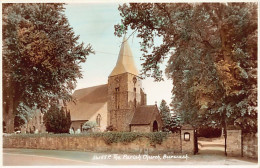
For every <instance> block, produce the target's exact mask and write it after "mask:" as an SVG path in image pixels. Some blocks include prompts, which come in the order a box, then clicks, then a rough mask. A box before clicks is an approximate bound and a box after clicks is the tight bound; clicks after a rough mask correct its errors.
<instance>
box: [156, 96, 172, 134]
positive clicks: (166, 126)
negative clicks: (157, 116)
mask: <svg viewBox="0 0 260 168" xmlns="http://www.w3.org/2000/svg"><path fill="white" fill-rule="evenodd" d="M159 110H160V113H161V117H162V121H163V127H162V130H163V131H165V132H169V131H170V124H171V113H170V108H169V106H168V105H167V103H166V101H165V100H162V101H161V104H160V107H159Z"/></svg>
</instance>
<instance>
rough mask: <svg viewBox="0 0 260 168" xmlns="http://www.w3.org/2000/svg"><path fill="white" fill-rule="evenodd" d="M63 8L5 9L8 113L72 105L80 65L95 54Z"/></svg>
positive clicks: (37, 5)
mask: <svg viewBox="0 0 260 168" xmlns="http://www.w3.org/2000/svg"><path fill="white" fill-rule="evenodd" d="M63 6H64V4H60V3H52V4H49V3H34V4H22V3H16V4H10V3H9V4H3V104H4V111H6V112H8V111H13V112H14V114H16V113H26V112H27V113H28V111H27V108H29V109H33V108H37V109H40V110H41V111H42V112H46V110H47V109H48V104H49V103H51V102H54V101H57V100H60V99H61V100H70V99H71V96H70V95H71V92H72V90H73V89H74V88H75V83H76V79H77V78H81V77H82V75H81V72H80V66H79V63H82V62H85V61H86V56H87V55H89V54H90V53H93V51H92V48H91V46H90V45H88V46H86V47H84V44H83V43H81V44H78V39H79V36H75V34H74V32H73V29H72V28H71V26H70V25H69V23H68V19H67V18H66V16H65V15H64V7H63Z"/></svg>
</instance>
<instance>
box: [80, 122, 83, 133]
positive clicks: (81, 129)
mask: <svg viewBox="0 0 260 168" xmlns="http://www.w3.org/2000/svg"><path fill="white" fill-rule="evenodd" d="M82 131H83V123H80V132H82Z"/></svg>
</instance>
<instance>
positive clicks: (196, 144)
mask: <svg viewBox="0 0 260 168" xmlns="http://www.w3.org/2000/svg"><path fill="white" fill-rule="evenodd" d="M198 152H199V147H198V136H197V130H196V129H195V130H194V154H196V153H198Z"/></svg>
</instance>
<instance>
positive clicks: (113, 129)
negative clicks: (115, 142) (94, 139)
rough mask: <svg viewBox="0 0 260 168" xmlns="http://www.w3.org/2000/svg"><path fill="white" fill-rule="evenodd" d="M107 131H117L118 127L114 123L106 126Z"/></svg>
mask: <svg viewBox="0 0 260 168" xmlns="http://www.w3.org/2000/svg"><path fill="white" fill-rule="evenodd" d="M106 131H116V128H115V127H114V126H113V125H109V126H107V127H106Z"/></svg>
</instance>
